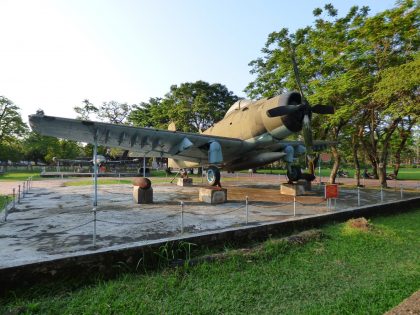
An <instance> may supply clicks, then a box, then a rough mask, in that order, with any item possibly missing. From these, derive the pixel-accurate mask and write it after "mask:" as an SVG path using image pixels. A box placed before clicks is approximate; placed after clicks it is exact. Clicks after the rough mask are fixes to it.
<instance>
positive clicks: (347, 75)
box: [246, 0, 420, 185]
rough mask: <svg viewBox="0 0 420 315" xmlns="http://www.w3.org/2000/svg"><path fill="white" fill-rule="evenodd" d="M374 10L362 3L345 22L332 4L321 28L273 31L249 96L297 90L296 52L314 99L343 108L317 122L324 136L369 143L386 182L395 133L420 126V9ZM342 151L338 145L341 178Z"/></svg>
mask: <svg viewBox="0 0 420 315" xmlns="http://www.w3.org/2000/svg"><path fill="white" fill-rule="evenodd" d="M368 11H369V9H368V8H367V7H361V8H359V7H357V6H354V7H352V8H351V9H350V10H349V12H348V13H347V14H346V15H345V16H343V17H338V11H337V10H336V9H335V8H334V7H333V6H332V5H331V4H327V5H326V6H325V7H324V9H321V8H317V9H315V10H314V15H315V22H314V24H313V26H308V27H305V28H302V29H298V30H296V32H294V33H290V32H289V30H288V29H286V28H284V29H282V30H280V31H279V32H273V33H271V34H270V35H269V36H268V39H267V42H266V44H265V46H264V48H263V49H262V53H263V56H262V57H260V58H257V59H256V60H254V61H251V63H250V66H251V67H252V69H251V73H253V74H255V75H256V79H255V80H254V81H253V82H251V83H250V84H249V85H248V86H247V88H246V92H247V94H248V95H249V96H250V97H252V98H256V97H270V96H273V95H275V94H278V93H281V92H284V91H285V90H292V89H297V84H296V78H295V77H294V75H293V65H292V58H291V55H292V53H294V54H295V55H296V59H297V63H298V65H299V69H300V77H301V80H302V82H303V85H304V92H305V93H306V96H307V98H308V99H309V101H310V102H311V103H315V104H318V103H320V104H324V105H333V106H334V107H335V109H336V113H335V114H334V115H329V116H324V117H322V121H319V122H318V124H317V118H316V119H315V120H314V123H315V126H318V130H317V134H318V137H321V138H327V139H331V140H335V141H338V142H339V143H340V142H343V141H353V142H354V143H353V147H354V146H355V145H356V146H357V145H358V143H359V142H361V143H362V144H363V149H364V151H365V153H366V155H367V156H368V157H369V160H370V162H371V163H372V166H373V167H374V171H375V172H378V175H379V177H380V178H381V182H382V184H383V185H386V181H385V175H386V174H385V171H386V163H387V160H388V153H389V146H390V139H391V137H392V134H393V133H394V132H395V130H397V128H398V126H400V123H401V121H403V120H410V121H411V123H412V122H413V121H416V120H417V119H418V115H419V109H418V103H419V78H420V77H419V67H418V60H417V59H418V53H417V51H418V48H419V40H420V33H419V28H418V16H419V15H420V12H419V8H418V5H416V4H415V3H414V1H410V0H406V1H400V2H399V3H398V5H397V6H396V7H395V8H393V9H390V10H386V11H384V12H381V13H378V14H377V15H375V16H372V17H370V16H368ZM323 15H324V16H323ZM411 123H409V124H407V123H406V124H405V126H410V125H411V126H412V124H411ZM400 127H401V126H400ZM349 134H353V135H354V137H349V136H348V135H349ZM351 138H352V140H351ZM342 147H343V148H344V147H347V148H351V147H352V146H342ZM340 150H341V151H342V148H337V147H336V146H333V147H332V152H333V154H334V158H335V162H336V163H335V165H334V166H335V167H334V168H333V172H335V173H336V171H337V170H338V165H339V161H340V156H341V154H340ZM341 153H342V152H341ZM347 154H348V153H347ZM354 157H355V158H356V156H354ZM378 167H379V169H378ZM335 173H332V175H331V178H330V180H331V181H332V182H334V180H335Z"/></svg>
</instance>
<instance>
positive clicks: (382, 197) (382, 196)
mask: <svg viewBox="0 0 420 315" xmlns="http://www.w3.org/2000/svg"><path fill="white" fill-rule="evenodd" d="M382 202H384V188H383V187H382V185H381V203H382Z"/></svg>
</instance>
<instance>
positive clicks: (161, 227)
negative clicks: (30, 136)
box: [0, 177, 412, 268]
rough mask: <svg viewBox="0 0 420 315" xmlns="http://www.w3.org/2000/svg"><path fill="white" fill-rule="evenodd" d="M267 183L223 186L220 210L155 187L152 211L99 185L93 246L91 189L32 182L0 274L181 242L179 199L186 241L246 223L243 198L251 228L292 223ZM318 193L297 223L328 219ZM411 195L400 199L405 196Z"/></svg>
mask: <svg viewBox="0 0 420 315" xmlns="http://www.w3.org/2000/svg"><path fill="white" fill-rule="evenodd" d="M277 178H278V177H277ZM268 179H269V180H265V181H264V180H263V178H260V179H259V180H258V181H255V180H253V181H252V182H250V181H246V180H245V181H240V180H235V181H225V183H224V185H223V187H224V188H226V189H227V190H228V200H227V202H226V203H223V204H218V205H211V204H203V203H201V202H200V201H199V199H198V190H199V187H198V186H194V187H179V186H176V185H173V184H172V185H171V184H158V183H156V181H153V182H154V183H153V189H154V199H155V200H154V201H155V203H154V204H152V205H136V204H133V200H132V186H131V184H126V185H102V186H99V196H98V197H99V198H98V207H97V222H96V230H97V244H96V245H97V246H96V248H94V247H93V244H92V233H93V227H94V222H93V214H92V208H93V207H92V194H93V187H92V186H71V187H64V186H63V183H65V182H66V180H63V181H61V180H55V181H47V182H42V181H39V182H34V183H33V184H34V188H33V189H32V190H31V191H30V193H29V194H28V195H27V196H26V197H25V198H24V199H23V200H22V202H21V204H19V205H16V208H15V209H14V210H12V211H11V212H10V213H9V215H8V221H7V222H3V221H2V222H0V248H1V253H2V259H1V260H0V268H5V267H11V266H18V265H23V264H28V263H35V262H40V261H43V260H51V259H58V258H61V257H66V256H69V255H71V256H74V255H78V254H86V253H93V252H96V251H98V250H106V249H107V248H111V247H115V246H119V247H125V246H130V244H134V243H136V244H147V243H149V242H153V241H156V240H159V239H166V238H177V237H179V236H181V235H180V231H181V206H180V203H181V201H182V202H183V203H184V231H185V233H186V234H187V235H193V234H196V233H205V232H214V231H219V230H221V229H229V228H235V227H240V226H243V225H245V221H246V217H245V215H246V212H245V199H246V197H247V196H248V198H249V223H250V224H251V225H259V224H265V223H269V222H280V221H284V220H287V219H290V218H292V217H293V202H292V201H293V197H292V196H282V195H281V194H279V190H278V184H279V183H278V181H272V180H271V178H268ZM168 181H169V179H168ZM322 193H323V190H322V188H319V190H317V189H316V187H314V189H313V191H311V192H310V193H309V195H308V196H304V197H298V198H297V202H298V204H297V207H296V210H297V211H296V217H298V218H303V217H308V216H314V215H319V214H323V213H326V212H327V211H328V209H327V208H326V203H325V201H324V200H323V198H322ZM378 194H379V192H378V191H372V190H367V191H362V193H361V199H362V204H363V205H366V204H373V203H377V202H378ZM411 196H412V194H408V193H406V194H405V198H407V197H411ZM399 198H400V193H399V191H396V192H393V191H386V192H385V200H395V199H399ZM354 206H357V191H355V190H352V191H351V190H346V189H341V192H340V199H339V200H338V201H337V208H338V209H344V208H348V207H354ZM2 219H3V218H2ZM184 236H185V235H184Z"/></svg>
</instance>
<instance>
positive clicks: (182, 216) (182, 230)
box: [181, 201, 184, 234]
mask: <svg viewBox="0 0 420 315" xmlns="http://www.w3.org/2000/svg"><path fill="white" fill-rule="evenodd" d="M181 234H184V202H183V201H181Z"/></svg>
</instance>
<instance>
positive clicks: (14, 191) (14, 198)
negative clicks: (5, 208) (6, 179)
mask: <svg viewBox="0 0 420 315" xmlns="http://www.w3.org/2000/svg"><path fill="white" fill-rule="evenodd" d="M15 206H16V188H13V209H14V208H15Z"/></svg>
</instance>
